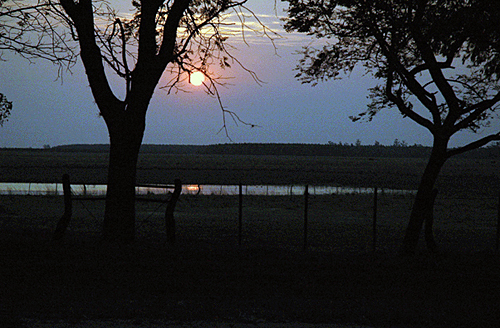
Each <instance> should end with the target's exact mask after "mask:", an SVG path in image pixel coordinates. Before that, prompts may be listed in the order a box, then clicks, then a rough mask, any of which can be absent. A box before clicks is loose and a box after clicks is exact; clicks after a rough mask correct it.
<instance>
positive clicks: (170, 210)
mask: <svg viewBox="0 0 500 328" xmlns="http://www.w3.org/2000/svg"><path fill="white" fill-rule="evenodd" d="M174 185H175V188H174V192H173V193H172V196H171V197H170V200H169V201H168V203H167V209H166V210H165V231H166V234H167V243H168V244H170V245H175V219H174V210H175V204H176V203H177V200H178V199H179V196H180V194H181V191H182V184H181V180H179V179H175V181H174Z"/></svg>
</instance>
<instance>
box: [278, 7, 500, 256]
mask: <svg viewBox="0 0 500 328" xmlns="http://www.w3.org/2000/svg"><path fill="white" fill-rule="evenodd" d="M286 1H288V2H289V3H290V6H289V8H288V18H287V19H286V24H285V28H286V29H287V30H288V31H298V32H303V33H308V34H310V35H313V36H315V37H317V38H319V39H321V40H323V45H322V47H320V48H314V47H313V46H307V47H305V48H304V50H303V54H304V56H303V58H302V59H301V60H300V62H299V66H298V74H297V78H298V79H299V80H300V81H302V82H303V83H313V84H315V83H318V82H319V81H323V80H327V79H338V78H341V77H342V73H349V72H351V71H352V70H353V69H354V68H355V67H356V66H360V65H362V66H363V67H364V69H366V70H367V71H368V72H369V73H371V74H372V75H373V76H374V77H375V78H377V79H380V80H381V81H382V83H381V84H379V85H377V86H375V87H373V88H371V89H370V98H371V103H370V104H369V105H368V108H367V110H366V111H364V112H362V113H361V114H359V115H358V116H356V117H352V119H353V120H354V121H356V120H359V119H361V118H364V119H366V120H368V121H370V120H371V119H372V118H373V116H375V115H376V114H377V113H378V112H380V111H381V110H383V109H385V108H391V107H395V108H397V109H398V110H399V113H400V114H401V115H402V116H403V117H408V118H410V119H411V120H413V121H414V122H416V123H417V124H419V125H421V126H422V127H424V128H426V129H427V130H428V131H430V133H431V134H432V136H433V146H432V152H431V155H430V157H429V161H428V164H427V166H426V168H425V171H424V173H423V175H422V178H421V182H420V185H419V187H418V192H417V195H416V197H415V202H414V205H413V209H412V212H411V215H410V220H409V223H408V227H407V230H406V234H405V238H404V241H403V245H402V253H404V254H412V253H414V251H415V249H416V246H417V244H418V239H419V236H420V233H421V230H422V226H423V224H424V222H425V220H426V219H429V217H431V216H432V210H433V200H434V197H433V195H434V194H433V190H434V187H435V183H436V181H437V178H438V175H439V172H440V170H441V168H442V167H443V165H444V163H445V161H446V160H447V159H448V158H450V157H451V156H453V155H456V154H460V153H463V152H466V151H469V150H472V149H475V148H478V147H481V146H483V145H486V144H487V143H488V142H490V141H492V140H499V139H500V134H499V133H494V134H490V135H487V136H482V137H480V138H478V139H477V140H476V141H474V142H472V143H469V144H466V145H463V146H461V147H459V148H455V149H448V142H449V140H450V138H451V136H453V135H455V134H456V133H458V132H460V131H463V130H472V131H478V130H479V129H480V128H481V127H482V126H484V125H485V124H487V123H488V122H489V120H490V119H491V118H492V117H493V112H494V111H495V110H496V108H497V103H498V101H499V100H500V93H499V89H500V88H499V84H498V80H499V76H500V75H499V73H500V60H499V59H500V58H499V52H498V50H499V49H500V46H499V45H500V42H499V26H500V25H499V24H498V22H499V21H500V2H499V1H489V0H469V1H463V0H357V1H354V0H338V1H336V0H330V1H328V0H326V1H325V0H286ZM416 104H419V106H415V105H416ZM428 246H430V245H428Z"/></svg>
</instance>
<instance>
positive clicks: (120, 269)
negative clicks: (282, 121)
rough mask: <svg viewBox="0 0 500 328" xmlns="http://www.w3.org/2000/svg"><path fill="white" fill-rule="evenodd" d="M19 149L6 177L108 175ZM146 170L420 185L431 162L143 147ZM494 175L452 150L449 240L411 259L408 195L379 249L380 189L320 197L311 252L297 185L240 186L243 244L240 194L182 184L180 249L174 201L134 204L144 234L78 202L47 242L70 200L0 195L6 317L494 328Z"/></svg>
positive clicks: (190, 179)
mask: <svg viewBox="0 0 500 328" xmlns="http://www.w3.org/2000/svg"><path fill="white" fill-rule="evenodd" d="M19 152H20V151H13V153H9V151H5V150H1V151H0V167H1V170H0V180H2V181H16V182H20V181H28V182H35V181H43V182H49V181H57V182H58V181H59V180H60V176H61V175H62V174H63V173H70V175H71V176H72V180H73V181H74V182H87V183H88V182H104V181H105V175H106V166H107V159H106V156H105V155H104V154H92V153H87V154H84V153H77V154H75V153H51V152H43V151H40V152H37V154H38V155H36V156H34V155H33V154H34V152H31V151H26V153H24V155H23V156H21V155H22V154H23V153H22V151H21V153H19ZM139 167H140V168H139V180H140V182H152V183H153V182H154V183H162V182H169V183H170V182H172V181H173V179H174V178H177V177H179V178H181V179H182V180H183V181H184V182H185V183H214V184H217V183H228V184H233V183H239V182H240V181H241V182H243V183H248V184H299V183H308V184H318V185H321V184H340V185H350V186H360V187H372V186H378V187H379V188H395V189H414V188H415V187H416V185H417V183H418V179H419V176H420V174H421V172H422V170H423V168H424V167H425V160H423V159H379V158H374V159H369V158H330V157H279V156H220V155H219V156H215V155H203V156H201V155H176V156H170V155H161V156H158V155H149V154H143V156H142V157H141V162H140V164H139ZM497 178H498V168H497V163H495V162H494V161H492V160H462V159H457V160H452V161H450V162H449V163H448V164H447V166H446V167H445V168H444V170H443V174H442V176H441V178H440V181H439V186H438V187H439V190H440V192H439V195H438V198H437V200H436V213H435V232H436V239H437V242H438V244H439V245H440V247H441V251H442V252H441V254H440V255H429V254H426V253H425V251H424V250H423V247H421V248H420V251H419V254H417V256H415V257H413V258H401V257H398V256H397V255H396V254H397V250H398V247H399V245H400V242H401V239H402V234H403V231H404V229H405V226H406V223H407V219H408V215H409V211H410V209H411V205H412V202H413V197H412V196H411V195H393V194H382V193H381V194H380V195H379V199H378V213H377V214H378V215H377V250H376V252H372V242H373V239H372V238H373V235H372V218H373V195H359V194H353V195H324V196H313V195H311V196H310V198H309V211H308V218H309V225H308V248H307V251H303V250H302V246H303V215H304V198H303V197H302V196H244V197H243V222H242V223H243V224H242V232H243V233H242V245H241V246H239V245H238V197H237V196H227V195H226V196H216V195H213V196H202V195H199V196H195V195H181V198H180V200H179V203H178V205H177V207H176V212H175V217H176V222H177V231H178V234H177V244H176V246H175V247H171V246H167V245H165V243H164V241H165V235H164V211H165V205H161V204H154V203H138V204H137V230H138V241H137V242H136V243H134V244H132V245H114V244H107V243H104V242H103V241H101V240H100V234H99V232H100V229H101V224H102V216H103V212H104V204H103V202H102V201H101V202H81V201H75V202H74V206H73V207H74V208H73V218H72V221H71V222H70V225H69V229H68V232H67V234H66V236H65V238H64V240H63V241H61V242H52V241H51V240H50V239H51V235H52V232H53V230H54V228H55V225H56V223H57V220H58V219H59V218H60V216H61V215H62V213H63V200H62V197H60V196H59V197H55V196H9V195H5V196H0V277H1V279H0V291H1V292H0V326H6V327H7V326H9V325H10V326H12V327H18V326H22V325H23V324H24V325H25V326H30V325H32V326H34V323H40V322H42V323H43V322H45V323H46V324H47V325H52V324H55V323H61V322H63V323H65V324H76V323H83V324H84V323H85V322H87V321H89V322H100V323H101V324H102V325H103V326H106V320H116V319H121V320H125V322H127V325H130V326H135V327H142V326H149V325H152V324H158V325H162V323H164V322H168V323H169V324H172V323H176V324H182V323H185V322H192V321H195V322H196V323H195V324H194V326H203V325H205V326H207V327H208V326H216V325H217V324H220V323H221V322H225V323H226V326H229V327H238V326H239V325H241V324H247V325H254V326H255V327H264V326H265V324H267V323H272V322H281V323H284V325H283V327H285V326H288V325H290V323H291V322H307V323H328V324H333V323H335V324H338V323H342V324H346V325H347V324H356V325H364V326H369V327H497V326H498V322H500V313H499V311H498V305H499V303H498V295H499V294H500V278H499V277H500V260H499V257H498V253H496V252H495V251H494V249H495V235H496V222H497V213H498V212H497V208H498V182H497V181H498V180H497ZM200 320H203V321H204V324H202V323H200ZM103 322H104V323H103ZM163 325H165V324H163ZM192 326H193V325H192Z"/></svg>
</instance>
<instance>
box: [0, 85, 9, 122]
mask: <svg viewBox="0 0 500 328" xmlns="http://www.w3.org/2000/svg"><path fill="white" fill-rule="evenodd" d="M11 110H12V102H11V101H8V100H7V97H5V96H4V95H3V94H1V93H0V126H3V123H4V122H6V121H7V119H8V117H9V115H10V111H11Z"/></svg>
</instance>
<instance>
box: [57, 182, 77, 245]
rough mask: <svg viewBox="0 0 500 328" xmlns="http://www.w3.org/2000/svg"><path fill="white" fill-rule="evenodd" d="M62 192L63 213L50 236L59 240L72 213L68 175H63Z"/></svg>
mask: <svg viewBox="0 0 500 328" xmlns="http://www.w3.org/2000/svg"><path fill="white" fill-rule="evenodd" d="M63 192H64V214H63V216H62V217H61V218H60V219H59V222H57V226H56V230H55V231H54V235H53V236H52V240H61V239H62V238H63V236H64V233H65V232H66V229H67V228H68V225H69V221H70V220H71V215H72V214H73V204H72V201H71V185H70V183H69V175H68V174H64V175H63Z"/></svg>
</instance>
